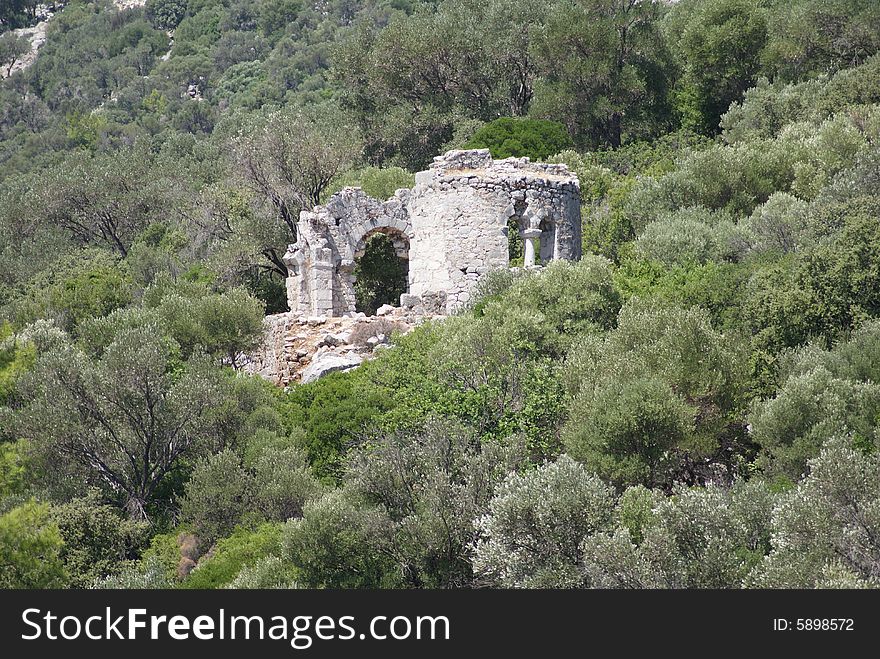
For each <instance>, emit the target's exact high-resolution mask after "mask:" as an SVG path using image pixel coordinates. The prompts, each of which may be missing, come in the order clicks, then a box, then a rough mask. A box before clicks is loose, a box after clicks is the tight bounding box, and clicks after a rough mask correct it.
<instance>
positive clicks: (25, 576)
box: [0, 500, 67, 588]
mask: <svg viewBox="0 0 880 659" xmlns="http://www.w3.org/2000/svg"><path fill="white" fill-rule="evenodd" d="M63 545H64V541H63V540H62V539H61V533H60V531H59V530H58V526H57V525H56V524H55V523H54V521H52V518H51V516H50V513H49V506H48V505H46V504H41V503H37V502H36V501H34V500H30V501H28V502H27V503H24V504H22V505H21V506H18V507H17V508H13V509H12V510H10V511H9V512H8V513H5V514H3V515H0V588H62V587H64V586H66V585H67V575H66V573H65V571H64V562H63V560H62V558H61V550H62V547H63Z"/></svg>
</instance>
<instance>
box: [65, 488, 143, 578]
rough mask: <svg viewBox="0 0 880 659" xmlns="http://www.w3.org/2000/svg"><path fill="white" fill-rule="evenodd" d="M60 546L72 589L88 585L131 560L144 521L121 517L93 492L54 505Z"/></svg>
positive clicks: (139, 542) (139, 544)
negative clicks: (60, 540)
mask: <svg viewBox="0 0 880 659" xmlns="http://www.w3.org/2000/svg"><path fill="white" fill-rule="evenodd" d="M51 519H52V520H53V521H54V522H55V524H57V525H58V529H59V531H60V533H61V539H62V540H63V542H64V546H63V547H62V549H61V560H62V561H63V562H64V568H65V570H66V571H67V574H68V577H69V586H70V587H72V588H88V587H90V586H92V585H93V584H94V583H96V582H97V581H100V580H101V579H104V578H106V577H109V576H111V575H114V574H116V573H118V572H119V571H120V570H121V569H122V568H123V567H124V566H125V563H126V561H130V560H133V559H135V558H136V557H137V556H138V554H139V553H140V550H141V548H142V547H143V545H144V541H145V540H146V536H147V525H146V524H145V523H138V522H132V521H131V520H127V519H125V518H124V517H123V516H122V515H121V514H120V511H119V510H118V509H117V508H114V507H112V506H108V505H105V504H102V503H101V500H100V498H99V494H98V492H97V491H95V490H92V491H91V492H90V493H89V494H88V495H86V496H84V497H81V498H79V499H74V500H72V501H70V502H69V503H65V504H62V505H59V506H54V507H53V508H52V510H51Z"/></svg>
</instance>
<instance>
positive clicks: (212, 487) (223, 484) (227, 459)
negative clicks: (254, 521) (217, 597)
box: [180, 450, 254, 549]
mask: <svg viewBox="0 0 880 659" xmlns="http://www.w3.org/2000/svg"><path fill="white" fill-rule="evenodd" d="M253 485H254V484H253V481H252V479H251V477H250V475H249V474H248V473H247V472H246V471H245V470H244V468H243V467H242V466H241V462H240V460H239V457H238V456H237V455H236V454H235V453H233V452H232V451H230V450H226V451H222V452H221V453H218V454H216V455H212V456H211V457H209V458H207V459H204V460H201V461H200V462H199V463H198V464H197V465H196V468H195V469H194V470H193V473H192V475H191V476H190V477H189V480H188V481H187V483H186V490H185V494H184V496H183V500H182V501H181V506H180V514H181V519H182V520H183V521H184V523H186V524H190V525H192V528H193V530H194V531H195V533H196V535H197V536H198V537H199V542H200V544H201V546H202V547H203V548H205V549H206V548H208V547H210V546H211V545H212V544H214V542H216V541H217V540H218V539H219V538H221V537H223V536H225V535H227V534H228V533H229V532H230V531H232V529H233V528H234V527H235V526H236V525H237V524H238V523H239V522H240V521H241V519H242V517H243V516H244V515H245V513H247V512H248V511H249V510H251V506H252V502H253Z"/></svg>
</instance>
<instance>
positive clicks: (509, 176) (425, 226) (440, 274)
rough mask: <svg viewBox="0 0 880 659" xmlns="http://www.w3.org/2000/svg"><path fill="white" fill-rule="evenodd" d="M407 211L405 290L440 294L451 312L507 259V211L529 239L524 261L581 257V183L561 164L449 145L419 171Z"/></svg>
mask: <svg viewBox="0 0 880 659" xmlns="http://www.w3.org/2000/svg"><path fill="white" fill-rule="evenodd" d="M409 214H410V221H411V223H412V231H413V235H414V239H413V241H412V245H411V250H410V270H409V273H410V275H409V287H410V293H411V294H413V295H417V296H419V297H422V296H425V295H430V294H437V293H442V294H445V296H446V301H447V302H446V305H447V311H449V312H451V311H454V310H456V309H457V308H460V307H461V306H463V305H465V304H467V302H468V301H469V299H470V296H471V294H472V292H473V290H474V288H475V286H476V283H477V280H478V279H479V277H480V276H481V275H483V274H485V273H486V272H489V271H490V270H495V269H498V268H505V267H507V266H508V265H509V259H508V224H509V221H510V219H511V218H514V219H515V221H516V225H517V226H518V227H519V232H520V234H521V235H522V236H523V238H524V239H525V240H526V242H527V243H528V242H529V241H534V242H533V243H532V245H531V246H529V245H528V244H527V250H526V251H527V254H526V265H527V266H530V265H535V264H536V262H537V259H538V258H540V260H541V262H542V263H546V262H548V261H551V260H556V259H567V260H575V259H579V258H580V256H581V217H580V185H579V182H578V180H577V177H576V176H575V175H574V174H572V173H571V172H569V171H568V168H567V167H565V165H547V164H539V163H531V162H530V161H529V159H528V158H508V159H506V160H492V157H491V155H490V154H489V152H488V151H487V150H473V151H450V152H449V153H447V154H446V155H444V156H439V157H437V158H435V159H434V163H433V164H432V165H431V169H429V170H428V171H425V172H420V173H419V174H417V175H416V187H415V188H414V189H413V191H412V194H411V195H410V203H409ZM530 252H531V256H530Z"/></svg>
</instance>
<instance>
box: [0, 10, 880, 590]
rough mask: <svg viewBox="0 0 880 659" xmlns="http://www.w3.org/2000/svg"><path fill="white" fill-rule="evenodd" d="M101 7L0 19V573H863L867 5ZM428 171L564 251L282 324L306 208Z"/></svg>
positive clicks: (867, 395) (702, 584) (214, 577)
mask: <svg viewBox="0 0 880 659" xmlns="http://www.w3.org/2000/svg"><path fill="white" fill-rule="evenodd" d="M62 5H63V6H62ZM119 5H120V3H115V4H114V3H113V2H111V1H110V0H95V1H92V2H85V1H83V0H71V1H70V2H67V3H57V6H56V7H55V10H56V11H54V13H53V15H52V16H51V18H49V19H48V20H47V21H43V22H40V18H41V17H43V16H44V13H42V12H44V11H45V9H46V8H45V7H42V5H40V7H41V9H39V11H38V6H37V4H36V3H34V2H30V1H29V0H13V2H10V3H8V7H7V5H4V8H3V9H2V11H0V68H3V69H4V70H6V69H7V66H9V67H11V68H10V71H9V75H8V76H5V77H4V78H3V79H2V80H0V587H30V588H47V587H69V588H92V587H143V588H146V587H175V588H176V587H180V588H206V587H211V588H216V587H238V588H257V587H259V588H263V587H297V586H298V587H311V588H325V587H335V588H359V587H383V588H477V587H515V588H520V587H550V588H562V587H566V588H567V587H583V588H590V587H600V588H618V587H619V588H780V587H798V588H818V587H837V588H849V587H857V586H858V587H876V586H877V585H878V584H880V581H878V580H880V558H878V557H880V544H878V538H880V513H878V511H880V451H878V446H880V444H878V442H880V434H878V424H880V385H878V382H880V147H878V144H880V5H878V4H877V3H876V2H873V1H872V0H787V1H785V2H783V1H782V0H758V1H757V2H755V1H753V0H750V1H746V0H680V1H679V2H675V3H654V2H647V1H644V2H640V1H635V2H633V1H631V0H627V1H624V0H541V1H538V2H535V1H534V0H479V1H477V0H421V1H420V0H319V1H317V2H306V1H304V0H259V1H247V2H246V1H244V0H147V1H146V3H138V2H128V3H125V5H124V6H122V7H121V6H119ZM141 5H143V6H141ZM36 25H39V26H41V27H40V29H41V30H42V29H43V28H45V43H43V45H42V46H41V47H40V48H39V49H38V50H37V51H35V53H33V54H32V56H28V55H26V54H25V53H24V52H23V50H22V49H23V48H24V46H23V45H22V43H21V41H20V39H19V36H20V35H21V33H22V30H24V31H28V30H33V29H34V27H35V26H36ZM27 47H28V52H30V45H29V44H28V46H27ZM23 56H24V57H25V58H26V59H25V60H24V61H25V62H26V64H27V65H26V66H22V65H21V64H20V63H18V64H16V63H13V64H10V62H11V61H13V60H14V61H15V62H20V61H21V59H22V57H23ZM451 149H488V150H489V151H490V152H491V156H492V157H494V158H495V159H504V158H522V157H529V158H531V160H532V161H534V162H546V163H557V164H560V165H565V166H566V167H567V170H565V169H564V168H560V169H559V171H569V170H570V171H571V172H573V173H574V174H576V175H577V177H578V179H579V181H580V198H581V209H580V214H581V219H582V235H581V236H580V237H581V240H580V244H579V245H578V249H577V250H574V251H571V255H572V256H573V255H575V254H576V255H577V256H580V255H581V252H582V257H581V258H580V259H574V258H572V260H553V261H549V260H548V259H544V260H543V261H541V266H542V267H519V266H522V265H523V264H524V263H528V261H527V259H526V256H525V253H526V248H525V247H524V243H523V239H524V238H523V236H526V238H525V239H527V240H529V238H527V236H528V235H529V234H523V235H520V233H521V232H519V233H518V232H517V231H516V229H517V226H518V225H516V224H511V225H508V227H499V228H501V229H503V230H505V231H508V230H509V233H507V234H505V235H507V236H508V239H509V243H508V249H509V253H508V254H507V255H506V256H507V257H508V258H509V262H510V265H512V266H517V267H513V268H506V267H504V268H498V269H495V270H492V271H490V272H486V273H484V272H482V271H481V272H480V273H477V272H476V271H475V270H474V272H468V271H467V269H466V268H460V270H461V276H462V277H463V278H466V277H467V276H468V275H471V276H472V277H471V279H470V280H469V281H471V282H473V281H478V283H477V284H476V288H475V289H474V294H473V295H470V294H469V295H468V296H463V297H461V298H460V300H461V301H462V304H461V305H460V307H457V308H455V309H453V311H454V313H451V314H450V315H448V316H446V317H442V318H440V317H435V311H431V313H425V314H424V317H418V318H415V317H414V316H415V315H418V314H415V312H412V311H405V310H397V311H393V312H389V311H388V309H387V308H384V310H383V311H382V314H383V316H385V315H386V314H388V318H386V319H385V320H381V321H380V320H379V319H378V318H372V319H370V320H365V319H364V317H363V316H359V315H358V313H359V312H364V313H366V314H368V315H371V316H372V314H373V313H375V312H376V310H377V309H383V305H386V304H388V303H391V304H393V305H396V304H398V303H399V301H400V295H401V293H408V291H407V289H406V286H407V276H406V267H408V266H407V265H406V264H405V263H404V262H403V260H402V259H401V256H400V253H399V252H400V249H399V245H397V244H395V243H394V241H393V240H392V236H390V235H386V234H376V235H374V236H372V237H371V238H370V239H369V240H366V239H365V240H364V244H363V245H360V246H359V251H355V252H353V254H355V253H356V258H352V259H348V260H350V261H351V262H350V263H349V262H346V264H345V267H346V268H348V270H346V272H350V273H351V295H350V297H352V299H353V302H352V304H354V305H355V307H356V310H355V311H354V312H349V315H348V317H347V318H345V319H344V320H342V319H331V320H329V321H328V320H327V319H326V318H319V319H312V320H311V321H310V319H308V318H307V317H305V316H303V318H302V319H298V318H296V317H295V314H292V315H289V314H287V312H288V302H289V300H290V299H291V295H292V293H291V290H290V288H289V287H290V286H291V282H296V281H298V280H296V279H295V277H297V276H299V275H300V274H301V273H300V272H298V271H295V269H296V268H298V267H300V266H298V265H296V264H295V261H293V260H291V257H290V256H289V246H290V245H296V244H300V245H302V244H303V241H302V240H299V239H300V236H299V235H298V232H302V231H301V229H298V222H299V221H300V217H301V216H300V213H301V212H302V211H312V209H313V208H315V207H316V206H319V205H321V208H322V209H323V210H322V211H321V212H320V213H319V212H314V213H312V214H309V213H308V212H307V213H305V214H304V216H303V217H305V218H306V219H307V220H308V222H312V219H310V218H312V217H313V216H315V217H317V216H318V215H321V213H323V215H321V217H324V218H325V220H326V221H327V222H330V223H331V224H332V221H335V222H336V226H337V227H338V226H339V223H340V222H341V219H340V218H339V217H336V218H330V219H327V218H328V217H330V214H329V211H326V206H325V205H326V204H327V202H328V200H331V199H333V197H332V195H333V194H334V193H336V192H338V191H340V190H343V189H344V188H346V187H349V186H359V187H361V188H363V190H364V191H365V192H366V193H367V194H368V195H370V196H372V197H374V198H375V199H376V200H378V202H375V203H377V204H379V202H384V201H385V200H388V199H392V198H393V196H394V194H395V191H396V190H399V189H403V190H409V189H413V190H416V189H417V188H419V186H420V185H421V186H423V187H424V179H423V178H422V179H420V180H421V181H422V182H421V183H419V182H417V181H416V178H415V174H416V173H417V172H419V171H422V170H425V169H427V168H429V166H430V165H431V163H432V162H434V158H435V156H438V155H439V154H442V153H444V152H446V151H449V150H451ZM486 157H487V158H489V157H488V156H486ZM489 160H491V158H489ZM547 171H551V170H549V169H548V170H547ZM420 176H421V175H420ZM472 178H473V177H472ZM414 185H415V186H416V187H415V188H414V187H413V186H414ZM572 185H574V184H572ZM492 190H493V192H492V194H495V192H497V190H496V188H492ZM468 194H470V193H468ZM523 194H525V193H523ZM359 198H360V197H359ZM511 199H513V197H511ZM574 199H575V201H574V202H573V206H572V208H573V209H574V215H575V217H576V215H577V213H576V211H577V201H576V197H575V198H574ZM371 203H372V202H371ZM379 205H381V204H379ZM394 208H395V209H396V208H397V207H396V206H395V207H394ZM316 211H317V209H316ZM389 212H390V211H389ZM507 215H509V216H510V217H511V218H514V219H516V218H519V216H520V215H522V212H521V209H518V208H517V207H516V204H515V203H513V202H511V205H510V210H509V212H508V213H507ZM507 215H505V217H506V216H507ZM370 218H372V216H369V218H368V219H370ZM428 219H430V218H428ZM519 219H521V218H519ZM539 219H540V218H539ZM423 220H424V218H423ZM437 221H438V223H439V221H440V220H439V216H438V220H437ZM535 222H536V224H537V222H538V220H535ZM310 226H311V225H310ZM437 226H439V224H438V225H437ZM316 235H317V234H316ZM322 245H324V244H323V243H321V244H320V245H319V244H317V243H316V244H315V245H311V246H309V249H312V248H314V249H316V250H318V249H328V248H327V247H326V245H324V246H323V247H322ZM539 247H540V245H539ZM467 249H470V246H469V245H465V239H464V238H462V243H461V251H462V252H465V251H467ZM429 251H430V250H429ZM538 251H539V253H538V255H537V258H538V260H541V259H542V258H543V257H542V252H541V250H540V249H539V250H538ZM532 252H534V249H533V248H532ZM316 253H317V252H316ZM531 258H532V259H534V258H535V254H534V253H532V255H531ZM348 260H347V261H348ZM309 263H311V261H310V262H309ZM453 274H455V273H453ZM331 303H334V302H333V301H332V300H331ZM412 304H413V305H415V304H416V303H415V302H413V303H412ZM331 306H332V304H331ZM406 314H410V315H406ZM267 316H270V317H271V318H270V319H269V320H266V317H267ZM340 318H341V317H340ZM404 321H405V322H404ZM267 324H268V326H269V327H270V328H274V329H272V330H271V331H272V332H274V334H273V335H272V336H274V338H272V336H270V339H271V340H274V341H276V342H278V343H279V344H280V345H282V347H284V348H285V349H288V350H289V353H290V354H289V355H287V356H286V357H285V359H288V360H289V365H288V367H287V368H288V370H289V372H290V373H293V374H294V376H295V377H294V376H287V377H284V378H276V379H277V380H279V381H282V382H284V383H285V384H289V386H287V387H280V386H275V385H274V384H272V383H271V382H269V381H267V380H266V379H264V378H261V377H258V376H256V375H253V374H251V373H252V372H253V371H255V370H260V368H263V366H264V364H263V362H259V363H258V364H257V366H256V367H255V366H254V365H253V364H254V362H253V359H254V357H253V356H254V355H255V354H258V353H260V350H261V347H260V346H261V345H262V344H263V343H264V339H265V332H266V327H267ZM278 328H281V329H278ZM395 329H396V330H398V331H394V330H395ZM399 330H405V332H402V331H399ZM352 333H358V335H357V336H355V337H352ZM338 334H345V337H344V338H339V337H338V336H336V335H338ZM328 337H329V338H328ZM386 344H387V345H386ZM349 345H350V346H352V347H351V348H349ZM339 346H343V347H342V348H340V347H339ZM354 346H356V347H354ZM337 348H338V350H337ZM334 350H336V352H345V353H346V354H348V353H351V354H352V355H353V354H354V353H358V355H357V362H358V363H360V361H361V360H362V357H365V356H370V357H372V358H371V359H369V360H363V363H362V365H360V366H358V367H357V368H350V366H354V362H352V363H351V364H347V365H344V367H345V369H346V370H345V372H334V373H332V374H329V375H326V376H325V377H321V378H320V379H313V378H312V377H308V378H306V379H308V380H309V382H306V383H298V382H297V381H296V377H300V376H301V371H304V369H305V367H306V365H307V364H308V363H309V362H310V361H311V360H312V359H313V355H314V354H316V353H317V352H319V351H320V352H321V354H325V353H331V354H335V353H334V352H333V351H334ZM249 360H250V361H249ZM294 362H295V363H294ZM291 369H293V370H291ZM875 369H876V370H875ZM264 370H265V369H264ZM35 557H36V558H37V560H34V558H35Z"/></svg>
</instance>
